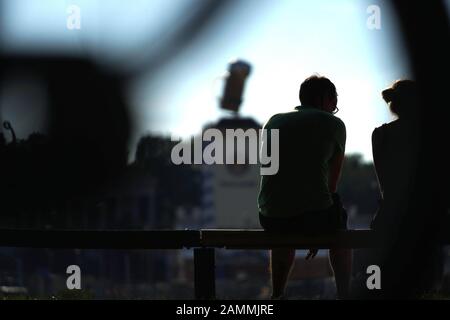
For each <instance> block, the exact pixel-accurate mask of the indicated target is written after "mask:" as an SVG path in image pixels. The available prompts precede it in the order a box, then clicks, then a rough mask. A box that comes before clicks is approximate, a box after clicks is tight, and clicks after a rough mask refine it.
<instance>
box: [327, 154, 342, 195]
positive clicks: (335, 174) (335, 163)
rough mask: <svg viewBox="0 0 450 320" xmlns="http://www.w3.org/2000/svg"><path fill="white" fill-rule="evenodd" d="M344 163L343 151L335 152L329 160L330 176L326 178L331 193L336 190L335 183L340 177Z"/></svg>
mask: <svg viewBox="0 0 450 320" xmlns="http://www.w3.org/2000/svg"><path fill="white" fill-rule="evenodd" d="M343 163H344V153H342V152H340V153H337V154H336V155H335V156H333V158H332V159H331V162H330V176H329V178H328V189H329V190H330V192H331V193H335V192H336V190H337V184H338V182H339V179H340V177H341V172H342V165H343Z"/></svg>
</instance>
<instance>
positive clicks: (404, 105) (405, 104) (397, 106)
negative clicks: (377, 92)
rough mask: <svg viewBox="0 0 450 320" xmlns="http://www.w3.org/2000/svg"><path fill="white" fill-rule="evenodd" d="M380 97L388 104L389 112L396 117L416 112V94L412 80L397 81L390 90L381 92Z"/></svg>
mask: <svg viewBox="0 0 450 320" xmlns="http://www.w3.org/2000/svg"><path fill="white" fill-rule="evenodd" d="M381 95H382V97H383V100H384V101H386V103H389V108H390V110H391V112H392V113H393V114H395V115H397V116H398V117H400V116H404V115H408V114H410V113H413V112H414V111H416V108H417V105H418V101H417V100H418V92H417V85H416V83H415V82H414V81H412V80H397V81H395V82H394V83H393V84H392V86H391V87H390V88H387V89H385V90H383V91H382V93H381Z"/></svg>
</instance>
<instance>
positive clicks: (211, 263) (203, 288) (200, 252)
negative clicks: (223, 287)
mask: <svg viewBox="0 0 450 320" xmlns="http://www.w3.org/2000/svg"><path fill="white" fill-rule="evenodd" d="M215 268H216V265H215V250H214V248H196V249H194V281H195V298H196V299H202V300H212V299H215V297H216V275H215Z"/></svg>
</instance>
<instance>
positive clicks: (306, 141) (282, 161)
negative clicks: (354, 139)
mask: <svg viewBox="0 0 450 320" xmlns="http://www.w3.org/2000/svg"><path fill="white" fill-rule="evenodd" d="M264 129H279V139H280V140H279V170H278V172H277V174H275V175H266V176H262V177H261V184H260V192H259V196H258V207H259V210H260V212H261V214H263V215H265V216H268V217H293V216H296V215H299V214H301V213H303V212H307V211H316V210H323V209H326V208H328V207H330V206H331V205H332V203H333V202H332V198H331V192H330V191H329V188H328V177H329V165H330V161H331V159H332V158H333V156H335V155H336V154H337V153H344V152H345V140H346V129H345V124H344V122H342V120H341V119H339V118H337V117H336V116H334V115H332V114H330V113H327V112H325V111H321V110H319V109H316V108H312V107H306V106H300V107H296V108H295V110H294V111H291V112H287V113H280V114H276V115H274V116H272V117H271V118H270V119H269V121H268V122H267V123H266V125H265V126H264ZM267 137H268V138H269V137H270V134H268V135H267ZM267 143H268V146H269V148H270V139H268V140H267Z"/></svg>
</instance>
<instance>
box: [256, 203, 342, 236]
mask: <svg viewBox="0 0 450 320" xmlns="http://www.w3.org/2000/svg"><path fill="white" fill-rule="evenodd" d="M333 202H334V203H333V205H332V206H331V207H329V208H328V209H325V210H320V211H310V212H303V213H301V214H299V215H298V216H295V217H292V218H291V217H290V218H273V217H267V216H264V215H262V214H261V213H260V214H259V221H260V223H261V226H262V227H263V229H264V230H267V231H274V232H283V231H295V232H302V233H327V232H334V231H337V230H347V212H346V211H345V208H344V207H343V206H342V203H341V201H340V199H339V197H338V196H337V195H334V196H333Z"/></svg>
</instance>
